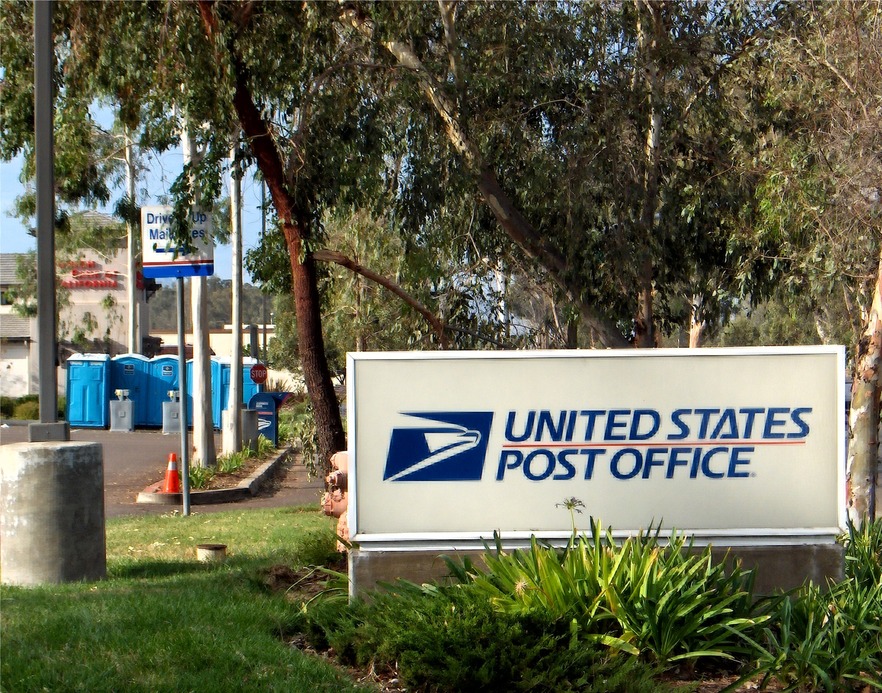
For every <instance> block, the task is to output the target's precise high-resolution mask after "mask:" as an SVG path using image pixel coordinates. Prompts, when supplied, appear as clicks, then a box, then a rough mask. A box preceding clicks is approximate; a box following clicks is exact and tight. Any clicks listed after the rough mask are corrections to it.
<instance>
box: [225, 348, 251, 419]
mask: <svg viewBox="0 0 882 693" xmlns="http://www.w3.org/2000/svg"><path fill="white" fill-rule="evenodd" d="M219 361H220V383H221V385H220V405H221V411H226V410H227V409H228V408H229V401H230V380H231V379H232V375H231V373H232V369H233V365H232V359H230V358H228V357H223V358H221V359H219ZM255 363H257V359H255V358H252V357H250V356H245V357H243V358H242V406H243V407H247V406H248V403H249V402H250V401H251V398H252V397H254V395H256V394H257V393H258V392H260V386H259V385H258V384H257V383H255V382H254V381H253V380H252V379H251V367H252V366H253V365H254V364H255Z"/></svg>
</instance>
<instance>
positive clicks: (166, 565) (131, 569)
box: [107, 560, 216, 578]
mask: <svg viewBox="0 0 882 693" xmlns="http://www.w3.org/2000/svg"><path fill="white" fill-rule="evenodd" d="M214 565H216V564H214ZM214 565H212V564H208V563H197V562H195V561H144V560H139V561H137V562H132V563H117V564H116V565H113V566H110V567H109V569H108V571H107V572H108V577H110V578H155V577H169V576H172V575H186V574H191V573H205V572H207V571H209V570H211V569H212V568H213V567H214Z"/></svg>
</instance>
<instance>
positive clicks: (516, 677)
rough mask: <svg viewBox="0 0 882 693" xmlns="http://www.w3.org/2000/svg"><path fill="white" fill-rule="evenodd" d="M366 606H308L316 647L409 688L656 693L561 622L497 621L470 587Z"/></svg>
mask: <svg viewBox="0 0 882 693" xmlns="http://www.w3.org/2000/svg"><path fill="white" fill-rule="evenodd" d="M388 587H389V589H388V591H385V592H378V593H374V594H372V595H371V598H370V601H356V602H353V603H352V605H349V606H347V605H346V604H345V602H343V601H342V600H330V601H327V602H317V603H315V604H314V605H312V606H311V607H310V608H308V609H307V610H306V611H305V614H306V616H305V620H306V624H305V625H306V629H307V632H308V633H309V634H310V636H311V639H312V640H313V641H314V642H315V643H316V644H318V645H319V646H330V647H332V648H334V650H335V651H336V652H337V653H338V656H340V657H341V658H342V659H343V660H344V661H346V662H349V663H354V664H358V665H361V666H366V665H370V666H373V667H375V668H378V669H390V668H397V675H398V678H399V680H400V682H401V684H402V685H403V686H404V687H406V688H407V689H408V690H418V691H422V690H432V691H464V690H481V691H488V692H489V691H597V693H600V692H601V691H603V692H609V693H615V692H617V691H619V692H621V693H625V692H628V693H641V692H649V691H659V690H665V688H664V687H662V686H661V685H660V684H658V683H657V682H656V681H654V680H653V674H654V672H653V670H652V669H651V668H649V667H647V666H646V665H644V664H642V663H641V662H639V661H638V660H636V659H633V658H630V657H615V656H611V654H610V652H609V650H607V649H606V648H603V647H600V646H598V645H596V644H592V643H590V642H585V641H582V640H580V639H579V637H578V634H577V633H575V632H574V631H573V630H572V629H571V628H570V626H569V624H568V623H567V622H566V621H562V620H555V619H552V618H549V617H547V616H544V615H542V614H530V615H524V614H521V615H514V614H500V613H498V612H497V611H496V610H495V609H494V608H493V607H492V606H491V604H490V603H489V602H488V601H487V599H486V596H485V595H483V594H482V593H481V592H479V591H478V590H476V589H474V587H473V586H470V585H467V586H458V587H434V586H424V587H419V586H416V585H413V584H410V583H406V582H403V581H402V582H399V583H397V584H396V585H394V586H388Z"/></svg>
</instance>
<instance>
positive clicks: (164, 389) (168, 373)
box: [146, 356, 180, 426]
mask: <svg viewBox="0 0 882 693" xmlns="http://www.w3.org/2000/svg"><path fill="white" fill-rule="evenodd" d="M148 381H149V382H148V387H147V409H146V414H147V422H146V424H147V425H148V426H162V403H163V402H169V401H171V400H170V399H169V396H168V393H169V390H177V389H179V388H180V385H179V379H178V359H177V357H176V356H157V357H156V358H152V359H150V377H149V378H148Z"/></svg>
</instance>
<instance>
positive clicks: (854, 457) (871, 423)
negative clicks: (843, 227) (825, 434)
mask: <svg viewBox="0 0 882 693" xmlns="http://www.w3.org/2000/svg"><path fill="white" fill-rule="evenodd" d="M880 365H882V255H880V258H879V266H878V268H877V271H876V288H875V290H874V291H873V305H872V306H871V307H870V311H869V315H868V316H867V324H866V328H865V330H864V333H863V336H862V337H861V339H860V341H859V342H858V345H857V350H856V353H855V372H854V382H853V384H852V391H851V392H852V394H851V439H850V443H849V448H848V465H847V470H848V476H847V494H848V515H849V518H850V519H851V520H852V522H854V523H855V524H856V525H858V526H860V525H861V524H862V523H863V522H864V521H865V520H867V519H873V518H875V517H878V516H879V513H878V511H877V506H876V480H877V475H878V471H879V428H880V426H879V415H880V396H882V378H880V373H879V369H880Z"/></svg>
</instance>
